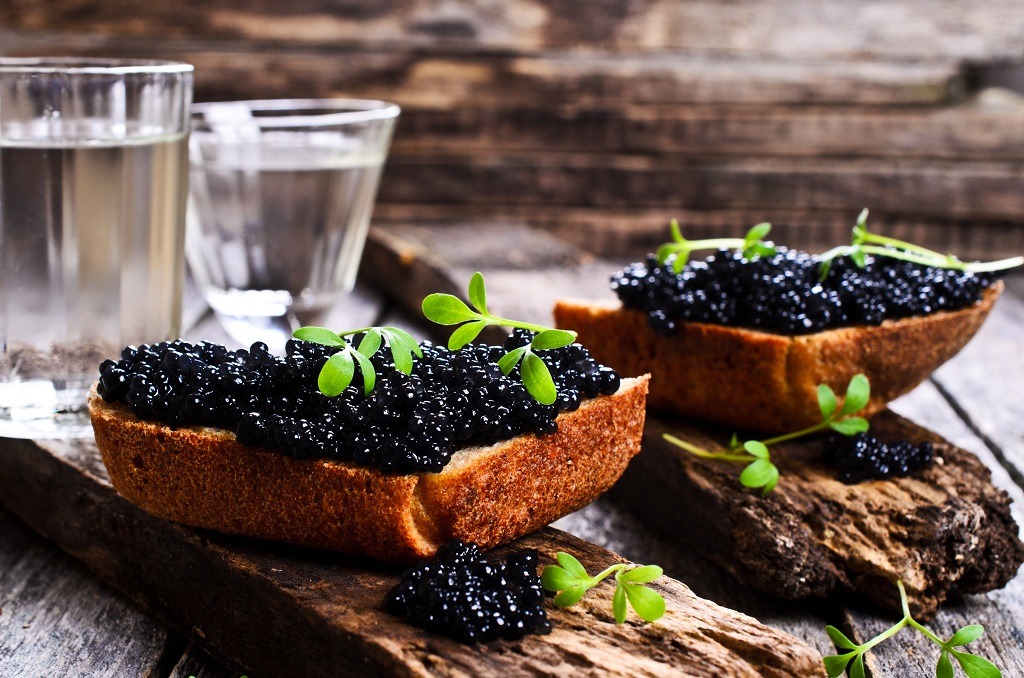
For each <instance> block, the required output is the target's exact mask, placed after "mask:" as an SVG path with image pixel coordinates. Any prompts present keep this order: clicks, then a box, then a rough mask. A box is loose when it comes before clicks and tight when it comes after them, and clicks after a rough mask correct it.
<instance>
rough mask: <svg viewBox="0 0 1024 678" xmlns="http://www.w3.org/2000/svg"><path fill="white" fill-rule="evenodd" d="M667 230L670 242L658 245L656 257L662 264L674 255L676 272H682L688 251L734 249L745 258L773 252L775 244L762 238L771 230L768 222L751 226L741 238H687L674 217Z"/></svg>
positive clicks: (688, 258)
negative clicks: (669, 234)
mask: <svg viewBox="0 0 1024 678" xmlns="http://www.w3.org/2000/svg"><path fill="white" fill-rule="evenodd" d="M669 230H670V231H671V234H672V242H669V243H665V244H664V245H662V246H661V247H659V248H658V251H657V257H658V263H659V264H661V265H664V264H665V263H666V262H667V261H668V259H669V257H672V256H674V257H675V259H674V260H673V261H672V270H673V271H674V272H676V273H680V272H682V270H683V268H684V267H685V266H686V263H687V262H688V261H689V260H690V253H691V252H694V251H697V250H716V249H721V248H726V249H736V250H740V251H741V252H743V256H744V257H745V258H747V259H753V258H755V257H763V256H771V255H773V254H775V246H774V245H773V244H771V243H770V242H765V240H764V238H765V236H767V235H768V233H769V232H770V231H771V230H772V225H771V224H769V223H768V222H764V223H761V224H757V225H756V226H754V227H752V228H751V229H750V230H749V231H747V234H746V236H744V237H743V238H709V239H707V240H687V239H686V238H684V237H683V233H682V231H680V230H679V222H678V221H676V220H675V219H673V220H672V221H671V222H670V223H669Z"/></svg>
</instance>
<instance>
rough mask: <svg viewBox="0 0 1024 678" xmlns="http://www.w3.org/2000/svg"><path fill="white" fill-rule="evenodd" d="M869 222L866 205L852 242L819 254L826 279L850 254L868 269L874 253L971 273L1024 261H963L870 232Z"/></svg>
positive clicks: (997, 269) (1011, 259)
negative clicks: (834, 262)
mask: <svg viewBox="0 0 1024 678" xmlns="http://www.w3.org/2000/svg"><path fill="white" fill-rule="evenodd" d="M867 221H868V210H867V208H865V209H863V210H861V213H860V216H858V217H857V223H856V224H855V225H854V227H853V241H852V243H851V244H850V245H842V246H840V247H835V248H833V249H830V250H829V251H828V252H825V253H824V254H822V255H820V256H819V257H818V258H819V259H820V260H821V279H822V280H824V279H825V278H826V277H827V276H828V271H829V268H830V267H831V265H832V260H833V259H835V258H836V257H841V256H849V257H850V259H852V260H853V263H854V264H856V265H857V267H858V268H864V266H865V265H866V264H867V255H869V254H872V255H875V256H881V257H889V258H890V259H900V260H902V261H909V262H911V263H914V264H922V265H924V266H932V267H934V268H948V269H953V270H957V271H967V272H971V273H989V272H992V271H1002V270H1004V269H1007V268H1013V267H1014V266H1020V265H1021V264H1024V257H1013V258H1010V259H1001V260H1000V261H990V262H964V261H960V260H959V259H957V258H956V257H955V256H953V255H952V254H941V253H939V252H936V251H934V250H930V249H927V248H925V247H921V246H920V245H914V244H913V243H909V242H904V241H902V240H897V239H895V238H887V237H885V236H883V235H877V234H875V233H872V232H870V231H868V228H867Z"/></svg>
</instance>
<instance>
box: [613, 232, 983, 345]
mask: <svg viewBox="0 0 1024 678" xmlns="http://www.w3.org/2000/svg"><path fill="white" fill-rule="evenodd" d="M673 261H674V257H669V259H668V260H667V261H666V262H665V264H664V265H659V264H658V262H657V259H656V257H654V256H653V255H651V256H648V257H647V259H646V261H643V262H638V263H634V264H630V265H629V266H627V267H626V268H625V269H623V270H622V271H621V272H619V273H617V274H615V275H614V276H612V281H611V287H612V290H614V291H615V293H616V294H618V296H619V299H620V300H621V301H622V304H623V306H625V307H626V308H631V309H635V310H638V311H643V312H644V313H647V317H648V322H649V324H650V326H651V327H652V328H653V329H654V330H655V331H656V332H658V333H660V334H665V335H670V334H672V333H673V332H674V331H675V329H676V326H677V324H678V323H679V322H681V321H690V322H704V323H713V324H717V325H731V326H737V327H748V328H753V329H760V330H765V331H769V332H779V333H783V334H808V333H811V332H819V331H822V330H826V329H830V328H834V327H845V326H849V325H878V324H880V323H881V322H882V321H883V320H886V319H889V318H892V319H895V318H905V317H908V316H915V315H926V314H929V313H933V312H935V311H943V310H956V309H961V308H966V307H968V306H971V305H973V304H975V303H976V302H977V301H978V300H979V299H980V298H981V295H982V293H983V292H984V291H985V289H986V288H987V287H988V286H989V285H991V284H992V282H993V280H994V279H995V277H994V276H993V275H991V274H977V273H968V272H964V271H956V270H949V269H943V268H935V267H931V266H921V265H919V264H914V263H910V262H906V261H902V260H897V259H890V258H887V257H880V258H875V259H873V258H871V257H869V258H868V260H867V265H866V266H865V267H864V268H858V267H857V266H856V265H855V264H854V262H853V261H852V260H851V259H850V258H849V257H837V258H836V259H834V260H833V261H832V264H831V267H830V269H829V272H828V275H827V276H826V278H825V280H824V281H821V280H820V273H821V268H820V262H819V260H818V258H817V257H815V256H814V255H811V254H808V253H806V252H800V251H797V250H790V249H787V248H785V247H779V248H777V252H776V253H775V254H774V255H771V256H762V257H754V258H752V259H749V260H748V259H745V258H744V257H743V254H742V253H741V252H737V251H732V250H720V251H719V252H718V253H716V254H714V255H711V256H710V257H708V258H707V259H706V260H704V261H699V260H696V261H690V262H688V263H687V265H686V267H685V268H684V269H683V270H682V272H680V273H678V274H677V273H675V272H674V271H673V270H672V264H673Z"/></svg>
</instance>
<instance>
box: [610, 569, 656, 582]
mask: <svg viewBox="0 0 1024 678" xmlns="http://www.w3.org/2000/svg"><path fill="white" fill-rule="evenodd" d="M663 573H664V570H662V569H661V568H660V567H658V566H657V565H641V566H640V567H634V568H633V569H631V570H626V571H625V572H623V573H622V574H620V575H619V577H618V578H619V579H621V580H622V581H625V582H629V583H630V584H649V583H651V582H652V581H654V580H655V579H657V578H658V577H660V576H661V575H662V574H663Z"/></svg>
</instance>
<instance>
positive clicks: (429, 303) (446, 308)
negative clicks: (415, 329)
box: [423, 293, 480, 325]
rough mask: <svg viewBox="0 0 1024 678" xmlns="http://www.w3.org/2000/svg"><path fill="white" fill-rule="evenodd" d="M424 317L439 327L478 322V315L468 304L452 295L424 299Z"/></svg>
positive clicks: (433, 295) (436, 294) (435, 295)
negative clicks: (468, 321)
mask: <svg viewBox="0 0 1024 678" xmlns="http://www.w3.org/2000/svg"><path fill="white" fill-rule="evenodd" d="M423 315H424V317H426V319H427V320H430V321H432V322H435V323H437V324H438V325H458V324H459V323H464V322H466V321H467V320H476V319H477V318H479V317H480V315H479V314H478V313H474V312H473V311H471V310H470V308H469V306H466V303H465V302H464V301H462V299H459V298H458V297H455V296H452V295H450V294H439V293H434V294H431V295H428V296H427V297H425V298H424V299H423Z"/></svg>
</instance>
